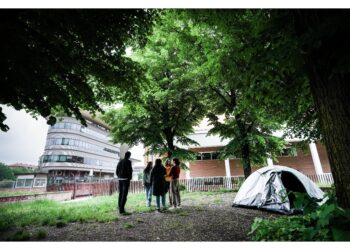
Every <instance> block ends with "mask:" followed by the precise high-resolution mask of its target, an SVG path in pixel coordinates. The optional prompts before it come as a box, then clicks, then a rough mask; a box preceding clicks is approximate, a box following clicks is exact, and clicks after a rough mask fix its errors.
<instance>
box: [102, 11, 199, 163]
mask: <svg viewBox="0 0 350 250" xmlns="http://www.w3.org/2000/svg"><path fill="white" fill-rule="evenodd" d="M189 25H190V24H187V23H186V22H183V21H182V20H181V19H178V16H177V15H176V13H174V12H172V11H169V12H167V14H165V15H164V16H162V18H161V19H160V21H159V22H158V23H157V24H156V25H155V27H154V30H153V34H152V35H151V36H149V38H148V43H147V45H146V47H145V49H143V50H139V51H137V52H136V53H135V55H134V56H133V58H134V60H136V61H138V62H139V63H140V64H141V65H142V66H143V67H144V68H145V71H146V73H145V77H146V79H147V83H146V84H143V85H142V86H141V89H140V93H139V96H138V98H135V99H134V100H129V101H126V102H124V106H123V107H122V108H121V109H119V110H111V111H110V112H108V113H106V115H105V116H104V119H105V120H106V122H107V123H108V124H109V125H110V126H111V135H112V137H113V141H114V142H119V143H127V144H129V145H136V144H137V143H139V142H141V143H143V144H144V145H145V147H147V148H148V150H149V152H151V153H158V154H160V155H166V157H168V158H170V157H178V158H180V159H182V160H185V159H194V157H195V153H193V152H190V151H187V150H185V149H183V148H180V145H190V144H196V142H194V141H193V140H191V139H190V138H188V137H187V136H188V134H190V133H191V132H193V126H195V125H196V124H198V123H199V122H200V121H201V119H202V118H203V117H204V115H205V107H204V103H203V100H202V99H201V94H200V93H201V91H202V87H201V83H200V82H199V81H198V77H197V74H196V72H195V70H197V64H196V60H195V56H196V55H197V52H196V51H195V50H196V46H193V45H194V43H195V42H196V38H195V36H193V35H192V34H191V28H190V26H189Z"/></svg>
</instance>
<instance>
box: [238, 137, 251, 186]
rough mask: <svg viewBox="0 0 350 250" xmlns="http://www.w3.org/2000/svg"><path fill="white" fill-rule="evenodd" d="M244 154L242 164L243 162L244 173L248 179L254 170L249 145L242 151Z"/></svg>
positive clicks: (246, 144) (245, 145) (244, 146)
mask: <svg viewBox="0 0 350 250" xmlns="http://www.w3.org/2000/svg"><path fill="white" fill-rule="evenodd" d="M241 152H242V153H241V154H242V162H243V172H244V178H246V179H247V178H248V177H249V175H250V174H251V173H252V168H251V164H250V150H249V144H248V143H245V144H244V145H243V147H242V149H241Z"/></svg>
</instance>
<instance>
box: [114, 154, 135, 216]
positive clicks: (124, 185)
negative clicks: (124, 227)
mask: <svg viewBox="0 0 350 250" xmlns="http://www.w3.org/2000/svg"><path fill="white" fill-rule="evenodd" d="M130 156H131V153H130V152H129V151H128V152H126V153H125V157H124V159H123V160H121V161H119V163H118V165H117V171H116V174H117V176H118V181H119V197H118V208H119V213H120V214H126V212H125V209H124V207H125V203H126V200H127V196H128V192H129V185H130V180H131V178H132V167H131V161H130V160H129V159H130Z"/></svg>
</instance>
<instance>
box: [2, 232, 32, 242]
mask: <svg viewBox="0 0 350 250" xmlns="http://www.w3.org/2000/svg"><path fill="white" fill-rule="evenodd" d="M29 239H30V234H29V233H28V232H27V231H23V230H20V231H17V232H16V233H15V235H14V236H13V237H11V238H8V239H7V240H10V241H26V240H29Z"/></svg>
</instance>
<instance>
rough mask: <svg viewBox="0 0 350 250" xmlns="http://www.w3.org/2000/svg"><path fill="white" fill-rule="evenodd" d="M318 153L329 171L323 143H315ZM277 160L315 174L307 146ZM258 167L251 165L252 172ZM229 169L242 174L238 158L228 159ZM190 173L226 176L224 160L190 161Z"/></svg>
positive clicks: (203, 149)
mask: <svg viewBox="0 0 350 250" xmlns="http://www.w3.org/2000/svg"><path fill="white" fill-rule="evenodd" d="M316 146H317V150H318V154H319V157H320V160H321V164H322V169H323V172H324V173H329V172H330V164H329V161H328V157H327V152H326V148H325V146H324V145H322V144H320V143H318V144H316ZM218 149H219V148H218V147H207V148H194V149H191V150H192V151H194V152H212V151H218ZM277 159H278V162H277V161H274V164H276V165H282V166H287V167H292V168H294V169H297V170H299V171H300V172H302V173H304V174H316V171H315V167H314V164H313V161H312V157H311V153H310V150H309V148H307V150H306V151H305V153H304V152H303V151H302V150H300V149H298V150H297V156H296V157H287V156H284V157H278V158H277ZM257 169H258V168H256V167H252V172H254V171H256V170H257ZM230 171H231V176H238V175H244V173H243V167H242V164H241V162H240V160H239V159H232V160H230ZM190 175H191V177H207V176H226V171H225V161H220V160H203V161H192V162H190ZM180 178H186V174H185V171H184V170H182V173H181V175H180Z"/></svg>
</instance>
